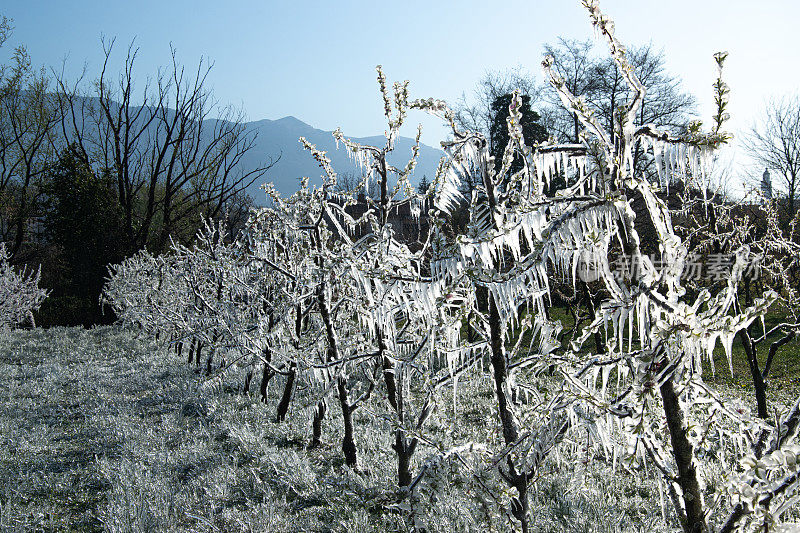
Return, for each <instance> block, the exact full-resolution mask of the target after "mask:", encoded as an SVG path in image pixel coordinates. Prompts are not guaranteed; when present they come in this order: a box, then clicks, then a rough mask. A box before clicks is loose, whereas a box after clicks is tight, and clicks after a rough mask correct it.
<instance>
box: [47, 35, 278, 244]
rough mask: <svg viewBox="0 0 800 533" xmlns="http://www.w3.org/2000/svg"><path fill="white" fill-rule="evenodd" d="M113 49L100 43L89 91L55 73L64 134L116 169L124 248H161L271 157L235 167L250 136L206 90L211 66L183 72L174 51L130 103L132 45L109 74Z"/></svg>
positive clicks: (214, 213)
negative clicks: (100, 59) (97, 73)
mask: <svg viewBox="0 0 800 533" xmlns="http://www.w3.org/2000/svg"><path fill="white" fill-rule="evenodd" d="M113 45H114V42H113V41H111V42H104V43H103V53H104V56H105V58H104V61H103V68H102V70H101V73H100V77H99V79H98V80H97V82H96V83H95V84H94V86H93V89H92V90H90V91H86V90H83V89H82V84H81V80H78V81H77V82H75V83H72V84H70V83H68V82H67V80H66V79H65V78H64V76H63V75H62V76H59V77H58V85H59V97H60V102H61V106H62V109H63V110H64V113H65V116H66V117H67V119H66V120H64V121H63V125H64V132H63V133H64V136H65V137H66V138H67V139H69V140H70V141H73V142H75V143H76V145H77V146H79V148H80V150H81V151H82V153H83V155H84V157H85V158H86V159H87V161H90V162H92V164H93V166H96V167H100V168H103V169H106V170H107V171H109V172H111V173H112V174H113V175H114V178H115V181H116V184H117V195H118V199H119V203H120V206H121V208H122V211H123V219H124V222H123V224H124V228H123V230H124V234H125V237H126V241H127V242H126V243H125V248H126V249H127V251H128V252H133V251H135V250H137V249H140V248H142V247H144V246H150V247H151V248H152V249H153V250H155V251H156V252H159V251H163V250H165V249H166V248H167V247H168V245H169V239H170V236H171V235H173V234H175V233H176V232H180V233H182V234H188V235H192V234H193V233H194V231H193V230H194V229H195V228H196V225H197V223H199V220H200V219H201V217H207V218H218V217H219V215H220V214H221V213H222V212H223V211H224V208H225V206H226V205H228V204H229V203H230V202H231V201H232V200H233V199H234V198H235V197H236V196H237V195H239V194H241V193H242V192H243V191H244V190H245V189H246V188H247V187H248V186H249V185H251V184H252V183H253V182H254V181H256V180H257V179H258V178H260V177H261V176H263V175H264V174H265V172H266V171H267V170H268V169H269V168H270V167H271V166H272V164H273V163H274V162H273V161H269V162H267V163H265V164H261V165H259V166H257V167H256V168H244V167H243V165H242V159H243V157H244V156H245V154H246V153H247V152H248V151H250V150H251V149H252V148H253V146H254V145H255V140H256V133H255V132H252V131H249V130H247V128H246V126H245V125H244V120H243V119H244V117H243V114H242V113H241V112H240V111H237V110H235V109H233V108H230V107H222V106H220V105H219V104H218V102H217V101H216V100H215V99H214V98H213V95H212V93H211V92H210V91H209V90H208V89H207V88H206V86H205V83H206V78H207V76H208V74H209V71H210V70H211V65H209V64H206V63H204V62H203V60H201V61H200V62H199V63H198V66H197V69H196V70H194V71H192V72H188V71H187V70H186V69H185V67H183V66H181V65H180V64H179V63H178V60H177V57H176V52H175V50H174V49H173V50H172V64H171V65H170V67H169V68H168V69H166V70H160V71H159V72H158V74H157V76H156V78H155V80H151V79H148V80H147V81H146V82H145V83H144V87H143V88H142V89H141V91H140V92H139V93H138V94H139V97H138V99H137V91H136V86H135V85H136V79H137V77H136V76H135V74H134V64H135V60H136V53H137V49H136V48H135V47H134V46H133V44H131V45H130V46H129V47H128V51H127V55H126V57H125V63H124V67H123V69H122V71H121V72H120V74H119V75H118V76H117V77H116V79H114V77H113V75H112V74H111V73H110V70H111V69H110V62H111V55H112V50H113ZM187 229H188V230H190V231H186V230H187Z"/></svg>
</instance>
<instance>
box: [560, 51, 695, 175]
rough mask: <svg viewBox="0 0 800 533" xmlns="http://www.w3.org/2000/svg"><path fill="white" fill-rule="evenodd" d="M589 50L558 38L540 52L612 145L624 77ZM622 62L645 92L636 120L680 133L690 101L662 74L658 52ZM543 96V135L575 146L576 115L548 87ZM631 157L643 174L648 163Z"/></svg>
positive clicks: (634, 54)
mask: <svg viewBox="0 0 800 533" xmlns="http://www.w3.org/2000/svg"><path fill="white" fill-rule="evenodd" d="M592 48H593V44H592V42H591V41H568V40H565V39H560V40H559V44H558V45H555V46H553V45H546V46H545V52H546V54H547V55H549V56H551V57H553V71H554V72H555V73H556V74H557V75H558V76H560V77H561V78H562V79H563V80H564V88H565V89H567V90H569V91H570V93H571V94H574V95H575V96H576V97H577V98H583V99H584V101H585V102H586V105H587V106H588V108H589V109H590V110H591V111H592V112H593V114H594V115H595V116H596V117H597V120H598V122H599V123H600V124H601V125H602V126H603V127H604V129H605V130H606V131H607V132H608V135H609V138H610V140H611V142H614V139H615V137H616V133H615V129H616V124H615V123H614V120H615V118H614V117H615V116H616V113H617V110H618V108H619V107H621V106H624V105H626V103H627V102H628V101H629V100H630V99H631V97H632V93H631V89H630V87H629V86H628V85H627V84H626V83H625V77H624V73H623V72H621V71H620V69H619V66H618V65H617V64H616V63H615V62H614V60H613V59H611V58H608V57H602V58H596V57H594V56H593V53H592ZM626 59H627V61H628V62H629V63H630V64H631V65H632V67H633V69H634V72H635V73H636V76H637V77H638V78H639V80H640V81H641V82H642V84H643V85H644V87H645V88H646V90H647V92H646V94H645V96H644V99H643V102H642V106H641V108H640V109H639V112H638V115H637V117H636V118H637V121H638V122H639V123H641V124H652V125H654V126H656V127H658V128H660V129H662V130H665V131H669V132H670V133H673V134H680V133H682V132H683V131H685V130H686V128H687V127H688V125H689V122H690V118H691V115H692V114H693V112H694V109H695V102H694V98H693V97H692V96H691V95H689V94H686V93H684V92H682V90H681V86H680V79H679V78H677V77H675V76H673V75H671V74H669V73H668V72H666V70H665V68H664V54H663V52H659V51H656V50H654V49H653V47H652V45H649V44H648V45H645V46H642V47H638V48H631V49H629V50H628V51H627V52H626ZM544 96H545V98H546V100H547V101H548V103H549V104H550V106H551V109H550V110H549V111H548V112H546V113H545V119H546V120H545V126H546V127H547V128H548V131H549V132H550V133H551V134H552V135H554V136H555V137H557V138H559V140H561V141H564V142H573V143H575V142H580V138H579V137H580V132H581V129H582V125H581V123H580V120H579V119H578V116H577V114H576V113H575V112H573V111H569V110H568V109H567V108H566V107H564V104H563V102H562V101H561V100H560V98H559V96H558V94H557V93H556V91H555V90H553V89H552V88H549V90H548V91H546V92H545V95H544ZM634 158H635V163H636V165H637V169H639V170H643V169H641V168H640V167H641V165H643V164H644V165H647V164H649V161H645V160H643V159H642V154H641V153H640V151H637V153H635V154H634Z"/></svg>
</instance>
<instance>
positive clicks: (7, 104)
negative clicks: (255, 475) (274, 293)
mask: <svg viewBox="0 0 800 533" xmlns="http://www.w3.org/2000/svg"><path fill="white" fill-rule="evenodd" d="M10 35H11V21H10V20H9V19H7V18H2V20H0V47H2V46H3V45H4V44H6V43H7V41H8V39H9V37H10ZM114 51H115V46H114V42H113V41H111V42H105V41H104V42H103V46H102V54H103V57H104V60H103V62H102V69H101V72H100V74H99V76H98V77H97V78H96V79H86V78H85V77H80V78H78V79H69V78H68V77H67V76H66V75H64V74H63V73H58V72H55V71H53V72H50V71H48V70H46V69H44V68H42V69H36V68H34V67H33V66H32V61H31V59H30V57H29V55H28V53H27V52H26V50H25V48H24V47H21V46H20V47H17V48H16V50H15V51H14V53H13V54H12V56H11V59H10V61H9V62H8V63H7V64H3V65H0V240H2V241H3V242H5V243H6V248H7V251H8V254H9V256H10V260H11V263H12V264H14V265H17V266H22V265H31V266H33V267H34V268H35V267H37V266H38V265H41V268H42V278H41V284H42V286H44V287H46V288H47V289H50V291H51V295H50V297H49V298H48V299H47V300H46V302H45V303H44V305H43V306H42V308H41V310H40V311H39V312H38V314H37V317H36V319H37V320H36V323H37V325H43V326H49V325H79V324H82V325H84V326H88V325H91V324H97V323H102V322H108V321H112V320H113V319H114V316H113V313H112V314H103V313H102V310H101V309H100V307H99V303H98V297H99V295H100V290H101V288H102V285H103V283H104V279H105V277H106V276H107V270H106V265H108V264H109V263H116V262H119V261H121V260H122V259H123V258H125V257H128V256H130V255H132V254H133V253H135V252H137V251H139V250H142V249H148V250H150V251H151V252H153V253H155V254H158V253H161V252H163V251H164V250H166V249H168V248H169V246H170V244H171V241H172V240H175V241H176V242H179V243H180V242H188V241H189V240H191V238H192V237H193V236H194V234H195V233H196V232H197V230H198V228H199V227H200V225H201V224H202V221H203V220H208V219H220V218H223V217H227V219H228V225H229V227H231V228H232V231H235V230H236V228H238V227H240V226H241V225H242V224H243V223H244V221H245V220H246V218H247V216H248V214H249V208H250V206H251V204H252V199H251V198H249V197H248V196H247V194H246V193H245V190H246V188H247V187H248V186H249V185H251V184H252V183H254V182H255V181H256V180H258V179H259V178H261V177H263V176H264V174H265V172H266V170H267V169H268V168H269V167H270V166H271V164H272V161H267V162H264V163H263V164H260V165H256V166H255V167H250V168H244V167H243V165H242V164H241V162H242V158H243V157H244V156H245V154H246V153H247V152H248V151H249V150H250V149H251V148H252V147H253V145H254V142H255V132H252V131H249V130H248V129H247V128H246V127H245V125H244V120H243V119H244V117H243V114H242V112H241V111H238V110H236V109H233V108H230V107H225V106H222V105H220V104H219V103H218V102H217V101H216V100H215V99H214V97H213V94H212V92H211V91H210V90H209V89H208V87H207V86H206V85H207V84H206V78H207V76H208V73H209V70H210V67H209V66H208V65H206V64H204V63H203V62H202V61H201V62H200V63H199V64H198V65H197V67H196V68H195V69H191V70H190V69H187V68H186V67H184V66H182V65H181V64H180V63H179V62H178V59H177V57H176V54H175V51H174V50H172V54H171V58H170V65H169V67H168V68H165V69H161V70H159V72H158V73H155V75H152V74H151V75H150V76H149V77H148V76H147V74H148V73H139V72H136V71H135V69H134V67H135V64H136V52H137V51H136V49H135V48H134V47H133V46H130V47H128V49H127V53H125V55H124V63H123V65H122V68H121V70H119V71H115V70H114V69H113V68H112V66H111V64H112V58H113V57H114V54H113V53H112V52H114ZM141 79H149V80H150V81H149V82H148V83H145V84H143V86H140V87H137V86H136V85H135V82H136V81H137V80H141Z"/></svg>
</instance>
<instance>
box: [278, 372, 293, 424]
mask: <svg viewBox="0 0 800 533" xmlns="http://www.w3.org/2000/svg"><path fill="white" fill-rule="evenodd" d="M296 374H297V370H296V369H295V366H294V363H292V364H291V366H290V367H289V375H288V376H286V386H284V388H283V396H281V401H280V402H279V403H278V412H277V413H276V414H275V422H283V421H284V420H286V413H287V412H288V411H289V404H290V403H291V402H292V394H293V392H294V379H295V376H296Z"/></svg>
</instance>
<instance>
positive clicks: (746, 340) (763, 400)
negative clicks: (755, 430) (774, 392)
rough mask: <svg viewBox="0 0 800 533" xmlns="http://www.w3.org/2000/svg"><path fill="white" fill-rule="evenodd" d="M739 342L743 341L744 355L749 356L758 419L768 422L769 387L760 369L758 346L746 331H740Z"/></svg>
mask: <svg viewBox="0 0 800 533" xmlns="http://www.w3.org/2000/svg"><path fill="white" fill-rule="evenodd" d="M739 340H741V341H742V346H743V347H744V353H745V355H746V356H747V364H748V366H749V367H750V377H751V378H752V379H753V392H754V393H755V395H756V408H757V410H758V418H761V419H762V420H766V419H767V418H768V417H769V413H768V412H767V385H766V382H765V381H764V376H762V375H761V370H760V369H759V367H758V358H757V356H756V354H757V352H756V346H755V344H754V343H753V340H752V339H751V338H750V333H748V331H747V330H745V329H743V330H741V331H739Z"/></svg>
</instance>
